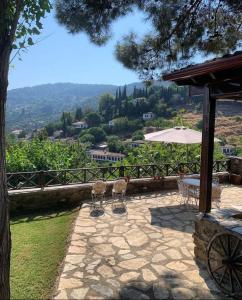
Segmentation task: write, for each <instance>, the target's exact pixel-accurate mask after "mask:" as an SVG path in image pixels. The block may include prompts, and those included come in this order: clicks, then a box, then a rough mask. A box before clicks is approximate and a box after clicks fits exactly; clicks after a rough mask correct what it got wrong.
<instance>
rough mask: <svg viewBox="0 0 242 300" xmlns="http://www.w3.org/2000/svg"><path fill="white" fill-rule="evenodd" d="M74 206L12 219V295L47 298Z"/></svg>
mask: <svg viewBox="0 0 242 300" xmlns="http://www.w3.org/2000/svg"><path fill="white" fill-rule="evenodd" d="M75 216H76V210H70V211H58V212H53V211H52V212H45V213H39V214H29V215H25V216H22V217H15V218H12V220H11V231H12V259H11V299H47V298H48V296H49V295H50V293H51V291H52V288H53V285H54V283H55V280H56V275H57V270H58V266H59V264H60V263H61V261H62V259H63V257H64V255H65V249H66V244H67V239H68V234H69V232H70V229H71V225H72V222H73V220H74V218H75Z"/></svg>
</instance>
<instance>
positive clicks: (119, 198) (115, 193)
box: [112, 179, 127, 212]
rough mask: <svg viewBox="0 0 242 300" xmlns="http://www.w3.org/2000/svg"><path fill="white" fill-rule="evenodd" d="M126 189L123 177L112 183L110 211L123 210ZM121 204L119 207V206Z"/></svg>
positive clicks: (124, 207) (124, 208)
mask: <svg viewBox="0 0 242 300" xmlns="http://www.w3.org/2000/svg"><path fill="white" fill-rule="evenodd" d="M126 190H127V182H126V181H125V180H124V179H118V180H116V181H115V182H114V184H113V189H112V198H113V200H112V211H113V212H114V211H115V210H117V211H120V210H121V211H124V210H126V206H125V194H126ZM120 204H121V208H120V207H119V206H120Z"/></svg>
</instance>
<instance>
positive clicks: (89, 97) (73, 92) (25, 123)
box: [7, 82, 163, 129]
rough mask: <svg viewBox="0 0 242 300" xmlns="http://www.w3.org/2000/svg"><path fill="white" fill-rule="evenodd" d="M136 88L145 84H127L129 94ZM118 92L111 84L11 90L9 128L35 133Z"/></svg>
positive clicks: (8, 115) (44, 86) (65, 85)
mask: <svg viewBox="0 0 242 300" xmlns="http://www.w3.org/2000/svg"><path fill="white" fill-rule="evenodd" d="M159 84H161V83H159ZM162 84H163V83H162ZM134 86H136V87H137V88H142V87H144V84H143V83H140V82H138V83H132V84H128V85H127V94H131V93H132V92H133V89H134ZM117 88H118V86H116V85H108V84H74V83H56V84H45V85H39V86H34V87H25V88H19V89H14V90H10V91H9V92H8V101H7V128H8V129H15V128H20V129H22V128H24V129H35V128H38V127H41V126H43V125H45V124H46V123H48V122H50V121H54V120H56V119H58V118H59V117H60V114H61V113H62V112H63V111H72V110H74V109H75V108H77V107H80V106H81V107H82V108H85V107H91V108H96V107H97V105H98V101H99V97H100V96H101V95H102V94H104V93H111V94H115V91H116V90H117Z"/></svg>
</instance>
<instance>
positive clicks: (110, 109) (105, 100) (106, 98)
mask: <svg viewBox="0 0 242 300" xmlns="http://www.w3.org/2000/svg"><path fill="white" fill-rule="evenodd" d="M98 110H99V113H100V115H101V116H102V118H103V120H104V121H105V122H108V121H110V120H111V119H112V118H113V115H114V97H113V96H112V95H111V94H104V95H102V96H101V97H100V100H99V107H98Z"/></svg>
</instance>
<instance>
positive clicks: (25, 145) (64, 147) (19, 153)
mask: <svg viewBox="0 0 242 300" xmlns="http://www.w3.org/2000/svg"><path fill="white" fill-rule="evenodd" d="M85 150H86V149H85V147H83V146H79V145H78V144H73V145H69V144H64V143H62V142H55V143H53V142H51V141H49V140H39V139H33V140H31V141H24V142H17V143H14V144H11V145H9V146H8V148H7V153H6V160H7V171H8V172H21V171H37V170H50V169H52V170H60V169H68V168H78V167H84V166H91V165H95V163H93V162H91V161H90V158H89V157H88V156H87V155H86V152H85Z"/></svg>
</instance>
